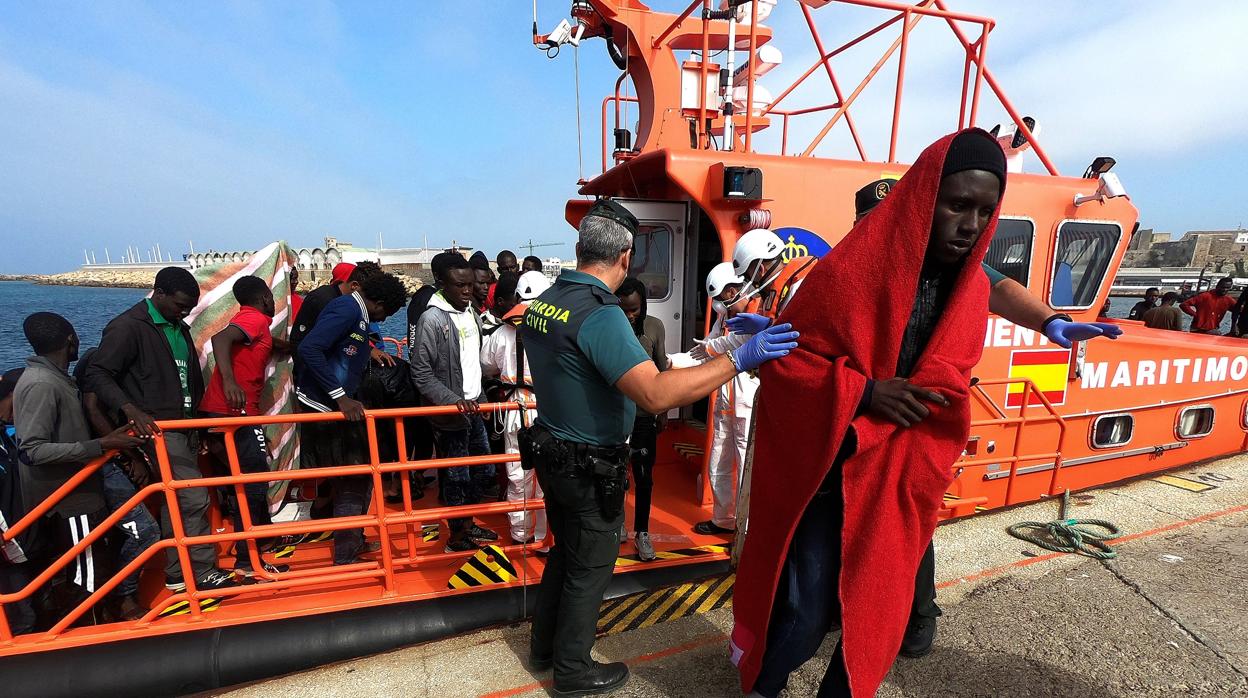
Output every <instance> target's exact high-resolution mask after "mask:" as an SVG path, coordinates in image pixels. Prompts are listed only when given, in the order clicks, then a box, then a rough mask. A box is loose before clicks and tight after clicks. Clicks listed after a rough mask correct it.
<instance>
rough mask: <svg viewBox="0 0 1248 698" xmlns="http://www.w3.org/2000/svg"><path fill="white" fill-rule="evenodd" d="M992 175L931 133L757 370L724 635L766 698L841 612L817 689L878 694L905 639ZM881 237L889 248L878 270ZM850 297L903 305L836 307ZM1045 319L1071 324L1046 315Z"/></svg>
mask: <svg viewBox="0 0 1248 698" xmlns="http://www.w3.org/2000/svg"><path fill="white" fill-rule="evenodd" d="M1005 172H1006V166H1005V156H1004V154H1003V153H1002V151H1001V148H1000V146H999V145H997V143H996V142H995V140H994V139H992V137H991V136H989V135H988V134H987V133H986V132H984V131H982V130H979V129H968V130H966V131H963V132H961V133H958V134H953V135H949V136H946V137H945V138H942V139H941V140H939V141H937V142H936V143H935V144H933V145H931V146H929V147H928V148H927V149H926V150H925V151H924V152H923V154H922V155H920V156H919V159H918V160H917V161H916V162H915V164H914V165H913V166H912V167H911V168H910V170H909V172H907V174H906V175H905V177H904V178H902V180H901V181H900V182H898V184H897V186H896V188H895V191H894V192H893V193H892V194H890V195H889V196H888V198H887V199H886V200H885V201H884V202H883V203H882V204H881V205H880V207H879V209H878V210H877V211H876V212H874V213H872V214H871V215H870V216H867V217H865V218H864V219H863V220H861V221H860V222H859V223H858V224H857V225H855V226H854V229H853V230H852V231H851V232H850V233H849V234H848V235H847V236H846V237H845V239H844V240H842V241H841V242H840V243H839V244H838V245H837V246H836V248H834V249H833V250H832V252H830V253H829V254H828V255H827V256H825V257H824V259H823V260H822V261H820V263H819V264H818V265H817V266H816V267H815V269H814V270H813V271H812V272H811V273H810V275H809V276H808V277H807V278H806V280H805V282H804V283H803V288H806V289H807V290H806V291H803V293H801V294H798V295H797V296H796V297H795V298H794V299H793V300H792V301H791V302H790V305H789V307H788V308H787V309H786V310H785V312H784V313H783V314H782V319H783V320H786V321H792V322H793V323H794V324H795V325H797V326H799V327H804V328H805V330H804V332H805V333H813V338H812V335H811V334H805V335H804V337H803V344H802V348H800V349H799V350H798V351H797V352H794V354H793V355H792V356H791V357H789V359H788V360H786V361H784V362H779V363H777V364H771V365H769V366H768V367H766V368H765V369H764V371H763V375H762V376H761V380H760V390H759V400H758V407H757V408H756V412H755V415H754V418H755V429H756V432H755V438H756V439H757V441H756V442H755V444H754V454H755V455H754V463H753V472H754V474H755V477H754V478H753V479H752V483H751V484H752V488H751V497H752V507H751V512H750V522H749V524H750V527H749V535H748V536H747V537H746V538H745V546H744V550H743V553H742V557H741V564H740V566H739V568H738V570H737V587H736V592H735V593H734V599H735V601H734V614H735V616H736V626H735V628H734V630H733V633H732V651H733V660H734V662H736V663H737V665H738V667H739V669H740V671H741V678H742V685H743V687H744V688H745V689H746V690H748V691H754V692H755V694H757V695H760V696H766V697H768V698H774V697H775V696H777V695H779V693H780V692H781V691H782V690H783V689H784V687H785V685H786V683H787V680H788V676H789V674H790V673H791V672H792V671H793V670H795V669H796V668H797V667H799V666H801V665H802V664H803V663H804V662H805V661H806V660H808V659H809V658H810V657H811V656H813V655H814V653H815V651H816V650H817V649H818V648H819V646H820V644H821V643H822V641H823V639H824V636H825V635H826V634H827V632H828V631H829V630H830V628H831V627H833V625H834V624H837V623H839V624H840V625H841V626H842V627H843V628H844V634H843V639H842V643H841V645H840V646H838V648H837V650H836V652H835V653H834V655H833V660H832V663H831V664H830V666H829V668H828V671H827V673H826V674H825V676H824V679H823V683H822V685H821V687H820V695H829V696H848V695H850V691H851V679H852V687H853V694H855V695H864V696H866V695H873V694H874V692H875V690H876V688H877V687H878V686H879V683H880V681H881V680H882V679H883V677H884V675H885V674H886V673H887V671H888V668H889V666H890V665H891V664H892V661H893V658H894V657H895V656H896V654H897V651H898V649H899V648H900V646H901V644H902V640H903V637H904V635H905V634H906V625H907V618H908V616H909V615H910V610H911V606H912V597H913V594H914V589H915V584H914V581H913V580H914V577H915V572H916V569H917V568H918V567H919V563H920V560H921V559H922V557H923V555H924V553H925V552H926V550H927V549H928V544H929V542H930V540H931V535H932V532H933V531H934V529H935V525H936V518H937V511H938V510H939V509H940V507H941V503H942V502H941V500H942V496H943V494H944V492H945V490H946V489H947V487H948V485H949V482H950V480H951V478H952V465H953V463H954V461H955V460H956V459H957V457H958V454H959V453H960V451H961V449H962V448H963V446H964V445H965V443H966V437H967V434H968V433H969V425H970V406H969V385H970V372H971V370H972V369H973V367H974V366H975V364H976V362H977V361H978V359H979V356H980V354H981V352H982V350H983V335H984V326H985V322H986V321H987V315H988V309H989V295H990V283H989V280H988V278H987V275H986V274H985V273H984V272H983V270H982V269H981V268H980V263H981V262H982V260H983V258H984V255H985V253H986V252H987V248H988V243H989V240H991V235H992V232H993V230H994V228H995V225H996V218H997V214H998V211H999V204H1000V201H1001V197H1002V195H1003V193H1004V189H1005V176H1006V174H1005ZM881 250H888V251H890V252H891V253H892V254H893V258H894V260H895V261H896V263H895V264H894V265H893V268H892V273H890V274H889V275H888V276H887V277H885V276H881V275H879V273H878V268H877V266H878V265H877V260H878V257H879V254H880V251H881ZM847 306H848V307H877V308H884V309H896V310H899V311H900V312H897V311H896V310H895V311H891V312H880V313H871V314H857V315H850V316H846V315H845V314H844V313H841V312H839V311H840V309H842V308H844V307H847ZM906 309H909V310H908V311H907V310H906ZM829 318H838V320H837V321H835V322H830V321H829ZM1056 323H1067V324H1068V325H1069V324H1072V323H1070V322H1069V319H1068V318H1066V319H1063V318H1062V317H1060V316H1056V315H1052V316H1050V317H1049V318H1048V319H1047V320H1045V321H1044V322H1043V323H1041V324H1042V325H1043V329H1044V330H1051V329H1052V327H1051V326H1052V325H1053V324H1056ZM1111 329H1116V328H1112V326H1110V327H1106V328H1101V327H1088V328H1086V331H1085V332H1069V333H1066V334H1064V335H1063V338H1064V339H1066V340H1067V341H1069V340H1071V339H1075V340H1081V339H1089V338H1091V337H1092V336H1100V335H1101V334H1103V333H1107V331H1109V330H1111ZM1046 334H1048V332H1046ZM1051 338H1052V337H1051ZM815 405H817V406H820V409H818V410H817V411H816V412H815V413H812V412H811V411H810V410H811V406H815ZM797 414H800V415H802V418H801V419H795V418H794V415H797ZM795 449H796V450H795ZM867 531H870V534H868V533H867Z"/></svg>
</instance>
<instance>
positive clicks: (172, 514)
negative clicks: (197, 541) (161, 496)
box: [153, 431, 204, 620]
mask: <svg viewBox="0 0 1248 698" xmlns="http://www.w3.org/2000/svg"><path fill="white" fill-rule="evenodd" d="M187 439H188V445H189V439H190V437H189V436H188V437H187ZM153 445H154V446H155V448H156V465H157V466H158V468H159V469H160V483H161V486H162V487H163V489H164V490H165V507H166V510H165V511H166V512H167V516H168V517H169V527H170V528H171V529H172V531H171V533H172V535H171V536H170V537H171V538H173V543H174V546H175V549H176V551H177V555H178V564H179V565H180V566H181V567H182V581H183V583H185V584H186V597H187V603H188V604H189V606H190V611H191V618H192V619H194V620H201V619H203V616H204V611H203V609H202V608H200V606H199V599H198V598H197V597H196V596H195V593H196V582H197V581H198V580H197V579H195V568H194V567H192V566H191V553H190V551H189V550H187V548H186V527H185V526H183V525H182V507H181V506H180V505H179V504H178V490H177V489H175V488H174V486H173V481H174V479H175V478H174V477H173V466H172V465H170V463H169V447H168V445H167V444H166V443H165V432H163V431H159V432H156V436H155V440H154V442H153Z"/></svg>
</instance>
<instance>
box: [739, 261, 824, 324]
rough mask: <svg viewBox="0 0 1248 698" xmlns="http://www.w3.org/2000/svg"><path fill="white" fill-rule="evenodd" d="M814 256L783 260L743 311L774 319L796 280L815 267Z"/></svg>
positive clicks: (804, 276) (802, 277) (799, 279)
mask: <svg viewBox="0 0 1248 698" xmlns="http://www.w3.org/2000/svg"><path fill="white" fill-rule="evenodd" d="M818 261H819V259H818V258H816V257H794V258H793V259H791V260H789V261H788V262H785V264H784V268H782V269H781V270H780V274H779V275H777V276H776V278H775V279H774V280H773V281H772V282H771V283H770V284H768V286H767V290H765V291H763V292H762V293H760V294H758V295H757V296H754V297H753V298H751V299H750V300H749V302H748V303H747V304H746V306H745V312H747V313H758V314H759V315H766V316H767V317H769V318H772V319H775V317H776V315H778V314H780V307H781V306H782V305H784V300H785V299H786V298H788V296H789V293H790V292H792V290H793V286H794V285H796V284H797V282H799V281H801V280H802V279H804V278H806V275H807V274H809V273H810V270H811V269H814V268H815V262H818Z"/></svg>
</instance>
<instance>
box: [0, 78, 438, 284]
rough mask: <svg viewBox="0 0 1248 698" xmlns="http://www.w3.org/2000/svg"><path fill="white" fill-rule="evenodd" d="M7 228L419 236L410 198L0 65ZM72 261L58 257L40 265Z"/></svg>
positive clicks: (278, 148) (219, 242) (247, 238)
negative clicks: (404, 233)
mask: <svg viewBox="0 0 1248 698" xmlns="http://www.w3.org/2000/svg"><path fill="white" fill-rule="evenodd" d="M0 153H3V154H2V155H0V160H2V161H3V167H0V210H3V211H4V213H3V214H0V221H3V222H4V223H3V225H4V227H5V228H6V229H7V230H6V235H7V234H13V235H15V236H21V234H22V233H23V232H25V231H26V230H56V231H59V232H60V233H61V236H60V238H59V239H58V240H55V241H50V243H49V248H51V249H54V248H55V247H56V246H57V245H70V246H71V247H70V250H71V251H73V250H74V249H76V248H77V247H82V246H86V247H94V248H97V249H98V248H100V247H103V245H104V244H108V245H110V246H113V247H116V246H120V245H124V244H129V243H138V244H145V243H146V242H147V241H149V240H150V241H156V240H159V241H162V242H164V243H165V248H166V249H169V247H170V245H169V244H168V243H169V242H172V241H178V242H179V245H178V249H179V251H180V248H181V247H182V246H183V244H184V243H183V241H185V240H187V239H191V238H193V239H195V240H196V241H197V246H200V247H208V246H209V245H212V246H215V247H218V248H223V247H226V248H228V247H232V246H253V247H254V246H257V245H258V244H260V242H261V241H265V242H267V241H270V240H273V239H276V238H283V237H292V238H294V239H295V241H311V240H314V239H315V237H316V236H318V235H321V234H325V233H336V234H338V235H340V236H341V237H344V238H348V239H349V238H350V237H351V236H353V235H357V236H359V237H360V238H361V239H365V240H368V239H372V238H374V237H375V235H376V232H377V231H395V230H410V229H411V228H412V223H413V221H415V220H416V219H417V214H416V212H415V210H414V207H413V205H412V202H410V201H407V200H405V199H404V198H402V197H400V196H398V195H393V196H390V195H387V194H386V193H385V192H379V191H377V190H375V189H373V188H370V187H366V186H362V185H360V184H358V183H357V182H355V181H353V180H352V179H351V178H348V177H344V176H341V175H339V174H337V173H336V172H335V171H333V170H332V169H331V168H325V167H321V166H319V165H318V163H316V162H315V161H309V159H308V157H307V155H306V154H304V153H303V152H301V150H299V149H296V148H289V147H287V146H286V144H283V143H281V142H266V141H263V140H261V139H255V140H251V141H247V140H239V139H232V138H230V139H227V138H226V137H223V136H221V135H218V134H217V133H214V132H212V131H207V130H202V129H197V128H196V127H195V126H193V125H188V124H186V123H184V122H180V121H176V120H174V119H170V118H168V117H167V116H165V115H163V114H162V113H160V112H156V111H150V110H148V109H145V108H144V106H142V105H136V104H126V103H119V102H116V101H114V100H111V99H104V98H100V97H97V96H95V95H92V94H88V93H86V92H83V91H79V90H75V89H71V88H65V87H61V86H57V85H53V84H51V83H48V82H46V81H43V80H41V79H39V78H37V77H35V76H33V75H32V74H30V73H27V72H25V71H23V70H21V69H20V68H17V67H15V66H13V65H11V64H6V63H0ZM40 261H42V262H43V263H44V264H45V265H46V264H53V265H56V266H64V265H65V264H66V262H64V261H59V260H40Z"/></svg>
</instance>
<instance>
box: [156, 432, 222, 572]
mask: <svg viewBox="0 0 1248 698" xmlns="http://www.w3.org/2000/svg"><path fill="white" fill-rule="evenodd" d="M165 447H166V448H167V449H168V451H169V468H170V470H171V471H172V473H173V479H175V480H192V479H198V478H201V477H203V476H204V475H203V473H202V472H200V470H199V461H198V460H197V458H196V454H197V452H198V449H199V444H198V439H197V438H194V437H192V436H191V435H188V434H186V433H185V432H177V431H167V432H165ZM152 460H153V462H155V456H154V454H153V459H152ZM178 509H179V510H180V511H181V514H182V532H183V533H185V534H186V536H187V537H191V536H206V535H208V534H209V533H210V532H211V527H210V526H209V525H208V489H207V488H205V487H191V488H189V489H184V490H178ZM160 527H161V529H162V530H163V531H164V533H165V536H166V537H172V536H173V523H172V519H170V517H169V507H165V508H164V509H162V510H161V513H160ZM188 552H189V554H190V557H191V570H192V571H193V572H194V574H195V579H196V580H199V579H203V578H204V577H205V576H206V575H207V574H208V573H209V572H212V571H213V570H214V569H216V567H217V549H216V546H215V545H192V546H190V549H189V550H188ZM166 560H167V562H166V563H165V577H166V578H167V579H169V580H181V579H182V565H181V563H180V562H179V561H178V549H177V548H169V552H168V553H167V558H166Z"/></svg>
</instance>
